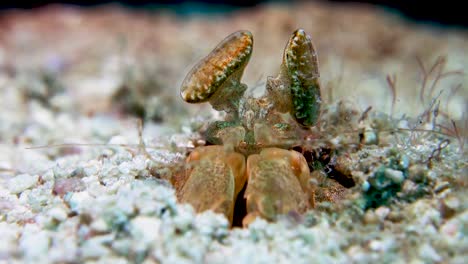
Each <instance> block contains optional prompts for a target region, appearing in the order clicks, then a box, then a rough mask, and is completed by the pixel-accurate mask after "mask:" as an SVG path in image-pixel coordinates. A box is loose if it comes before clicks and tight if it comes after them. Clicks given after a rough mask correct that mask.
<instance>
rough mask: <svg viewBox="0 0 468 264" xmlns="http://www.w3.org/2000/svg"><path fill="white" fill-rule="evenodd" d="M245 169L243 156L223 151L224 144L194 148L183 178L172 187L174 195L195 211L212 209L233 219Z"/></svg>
mask: <svg viewBox="0 0 468 264" xmlns="http://www.w3.org/2000/svg"><path fill="white" fill-rule="evenodd" d="M244 172H245V158H244V156H243V155H241V154H239V153H236V152H226V151H225V150H224V147H223V146H207V147H200V148H197V149H195V150H194V151H193V152H192V153H191V154H190V156H189V157H188V158H187V169H186V172H185V179H183V180H181V181H180V182H178V183H177V184H178V185H179V186H175V187H176V189H178V190H179V191H178V192H177V198H178V200H179V202H181V203H189V204H191V205H192V206H193V207H194V209H195V211H197V212H203V211H206V210H210V209H211V210H213V211H215V212H218V213H222V214H224V215H225V216H226V217H227V218H228V219H229V220H230V221H231V222H232V217H233V211H234V203H235V201H236V197H237V194H238V193H239V192H240V191H241V190H242V188H243V186H244V184H245V181H246V177H245V173H244Z"/></svg>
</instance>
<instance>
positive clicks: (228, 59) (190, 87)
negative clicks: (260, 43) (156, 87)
mask: <svg viewBox="0 0 468 264" xmlns="http://www.w3.org/2000/svg"><path fill="white" fill-rule="evenodd" d="M252 47H253V37H252V33H250V32H249V31H245V30H241V31H237V32H234V33H232V34H231V35H229V36H228V37H226V38H225V39H224V40H223V41H221V43H219V44H218V46H216V48H215V49H214V50H213V51H212V52H211V53H210V54H208V56H206V57H205V58H203V59H202V60H201V61H200V62H199V63H198V64H197V65H195V66H194V67H193V68H192V70H191V71H190V72H189V73H188V74H187V77H185V80H184V82H183V83H182V87H181V92H180V94H181V96H182V98H183V99H184V100H185V101H186V102H189V103H202V102H206V101H209V100H210V98H211V97H212V96H213V95H214V94H215V93H216V92H217V91H218V89H219V88H220V87H221V86H222V85H223V83H225V82H226V80H228V79H229V78H230V76H231V75H233V74H235V73H236V74H238V75H236V76H237V77H238V78H240V77H241V76H242V71H243V70H244V68H245V66H246V65H247V63H248V62H249V59H250V56H251V54H252ZM239 72H240V74H239Z"/></svg>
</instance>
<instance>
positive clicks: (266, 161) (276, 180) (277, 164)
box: [242, 148, 313, 226]
mask: <svg viewBox="0 0 468 264" xmlns="http://www.w3.org/2000/svg"><path fill="white" fill-rule="evenodd" d="M247 175H248V185H247V188H246V190H245V198H246V199H247V216H246V217H245V218H244V220H243V221H242V223H243V225H244V226H247V225H248V224H250V223H251V222H252V221H253V220H255V218H256V217H262V218H265V219H266V220H268V221H274V220H275V219H276V217H277V216H278V215H280V214H287V213H289V212H291V211H294V212H298V213H304V212H305V211H306V210H307V209H308V208H310V207H311V201H312V196H313V193H312V190H311V187H310V184H309V179H310V173H309V167H308V166H307V162H306V160H305V158H304V157H303V156H302V155H301V154H300V153H299V152H296V151H293V150H284V149H280V148H267V149H263V150H262V151H261V152H260V154H255V155H251V156H249V158H248V160H247Z"/></svg>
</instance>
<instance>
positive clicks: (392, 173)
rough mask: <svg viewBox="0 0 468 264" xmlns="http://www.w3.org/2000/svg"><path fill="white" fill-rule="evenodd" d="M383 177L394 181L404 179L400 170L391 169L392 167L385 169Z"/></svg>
mask: <svg viewBox="0 0 468 264" xmlns="http://www.w3.org/2000/svg"><path fill="white" fill-rule="evenodd" d="M385 177H387V178H389V179H390V180H392V181H393V182H394V183H402V182H403V180H404V179H405V176H404V175H403V172H402V171H399V170H393V169H388V168H387V169H385Z"/></svg>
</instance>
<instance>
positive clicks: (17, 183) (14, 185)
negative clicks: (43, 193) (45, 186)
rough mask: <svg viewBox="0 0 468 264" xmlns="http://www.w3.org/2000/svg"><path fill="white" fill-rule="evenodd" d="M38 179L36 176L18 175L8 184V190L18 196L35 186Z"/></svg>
mask: <svg viewBox="0 0 468 264" xmlns="http://www.w3.org/2000/svg"><path fill="white" fill-rule="evenodd" d="M38 179H39V176H38V175H34V176H32V175H29V174H20V175H18V176H16V177H14V178H12V179H11V180H10V181H9V182H8V189H9V190H10V192H12V193H14V194H18V193H21V192H22V191H24V190H27V189H29V188H31V187H33V186H34V185H36V183H37V180H38Z"/></svg>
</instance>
